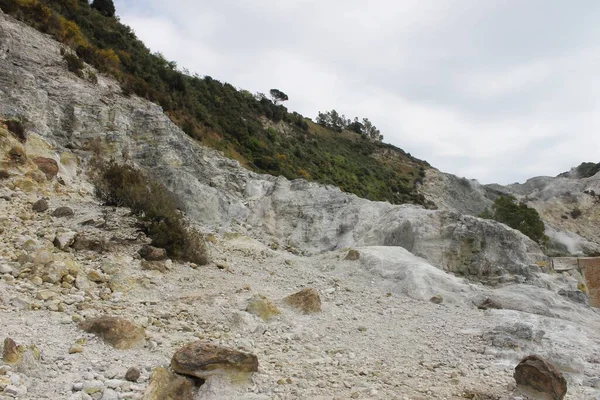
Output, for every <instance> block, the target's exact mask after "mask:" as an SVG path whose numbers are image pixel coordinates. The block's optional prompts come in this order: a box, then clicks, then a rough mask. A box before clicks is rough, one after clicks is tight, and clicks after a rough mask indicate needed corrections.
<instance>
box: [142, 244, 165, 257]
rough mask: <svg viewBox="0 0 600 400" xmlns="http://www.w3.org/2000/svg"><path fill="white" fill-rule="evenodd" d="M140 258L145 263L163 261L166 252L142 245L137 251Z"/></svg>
mask: <svg viewBox="0 0 600 400" xmlns="http://www.w3.org/2000/svg"><path fill="white" fill-rule="evenodd" d="M139 254H140V256H142V258H143V259H144V260H146V261H163V260H166V259H167V251H166V250H165V249H161V248H158V247H154V246H150V245H147V244H145V245H143V246H142V248H141V249H140V251H139Z"/></svg>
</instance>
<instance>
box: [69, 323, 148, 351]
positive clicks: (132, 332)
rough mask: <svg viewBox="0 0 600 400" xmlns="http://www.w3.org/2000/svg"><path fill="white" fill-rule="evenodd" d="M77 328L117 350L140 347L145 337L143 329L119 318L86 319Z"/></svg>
mask: <svg viewBox="0 0 600 400" xmlns="http://www.w3.org/2000/svg"><path fill="white" fill-rule="evenodd" d="M79 328H81V329H83V330H84V331H86V332H88V333H94V334H96V335H97V336H99V337H101V338H102V339H103V340H104V341H105V342H106V343H108V344H110V345H111V346H113V347H115V348H117V349H130V348H132V347H135V346H137V345H140V344H141V343H142V342H143V340H144V338H145V335H146V332H145V331H144V328H142V327H140V326H137V325H135V324H133V323H132V322H130V321H128V320H126V319H125V318H120V317H108V316H102V317H98V318H91V319H87V320H85V321H83V322H82V323H80V324H79Z"/></svg>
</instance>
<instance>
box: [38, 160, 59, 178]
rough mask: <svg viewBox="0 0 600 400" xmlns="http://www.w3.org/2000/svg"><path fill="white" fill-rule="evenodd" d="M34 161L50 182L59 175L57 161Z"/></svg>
mask: <svg viewBox="0 0 600 400" xmlns="http://www.w3.org/2000/svg"><path fill="white" fill-rule="evenodd" d="M32 161H33V162H34V164H35V165H37V167H38V168H39V169H40V171H42V172H43V173H44V174H46V178H47V179H49V180H50V179H52V178H54V177H55V176H56V175H57V174H58V163H57V162H56V161H55V160H53V159H51V158H46V157H35V158H34V159H33V160H32Z"/></svg>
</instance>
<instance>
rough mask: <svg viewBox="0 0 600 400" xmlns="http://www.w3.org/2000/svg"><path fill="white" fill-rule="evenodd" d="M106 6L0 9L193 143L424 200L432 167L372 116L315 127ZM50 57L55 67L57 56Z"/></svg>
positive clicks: (75, 67) (310, 176) (369, 190)
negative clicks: (152, 44) (195, 68)
mask: <svg viewBox="0 0 600 400" xmlns="http://www.w3.org/2000/svg"><path fill="white" fill-rule="evenodd" d="M100 3H102V1H100ZM104 3H105V4H106V3H109V7H108V11H110V12H106V11H107V9H106V8H103V7H100V6H97V4H96V3H94V2H92V6H90V5H89V4H88V2H82V1H79V2H78V1H70V0H59V1H48V0H34V1H22V0H0V9H2V10H4V12H6V13H7V14H11V15H13V16H14V17H16V18H19V19H21V20H22V21H24V22H26V23H27V24H29V25H30V26H33V27H35V28H37V29H38V30H39V31H41V32H44V33H48V34H50V35H51V36H52V37H54V38H55V39H57V40H59V41H61V42H62V43H63V45H64V46H63V48H62V49H61V50H60V55H61V57H60V59H61V61H60V62H61V63H62V64H64V66H65V67H66V68H68V69H69V71H70V72H71V73H73V74H76V75H78V76H80V77H81V78H82V79H85V80H87V81H88V82H89V83H90V84H92V85H95V84H97V83H98V74H97V73H96V72H94V71H92V70H90V69H88V68H85V66H84V63H83V61H86V62H88V63H89V64H90V65H92V66H94V67H95V68H96V69H98V70H99V71H100V72H102V73H105V74H107V75H110V76H112V77H114V78H115V79H116V80H117V82H119V86H120V87H121V89H122V93H123V94H126V95H130V94H136V95H138V96H140V97H142V98H145V99H148V100H150V101H152V102H154V103H156V104H159V105H160V106H161V107H162V109H163V110H164V112H165V113H166V115H168V117H169V118H170V119H171V121H173V122H174V123H175V124H176V125H177V126H179V127H180V128H181V129H182V130H183V131H184V132H185V133H186V134H187V135H188V136H189V137H191V138H193V139H194V140H195V141H198V142H201V143H203V144H205V145H207V146H209V147H212V148H216V149H218V150H221V151H223V152H224V153H225V154H226V155H227V156H228V157H230V158H233V159H236V160H238V161H240V163H241V164H242V165H244V166H245V167H246V168H248V169H251V170H253V171H256V172H263V173H269V174H272V175H276V176H277V175H280V176H284V177H286V178H288V179H296V178H303V179H307V180H310V181H315V182H319V183H323V184H331V185H335V186H337V187H340V188H341V189H342V190H344V191H345V192H348V193H354V194H356V195H358V196H361V197H364V198H367V199H370V200H378V201H388V202H390V203H393V204H403V203H414V204H424V199H423V197H422V196H421V195H419V194H418V193H417V191H416V184H417V182H418V181H419V179H420V178H421V177H422V176H423V174H424V172H423V170H424V168H426V167H427V166H428V164H427V163H426V162H424V161H421V160H418V159H416V158H414V157H412V156H411V155H410V154H407V153H406V152H404V151H403V150H401V149H399V148H396V147H394V146H392V145H389V144H385V143H382V142H381V140H380V136H379V134H378V130H377V129H376V128H375V127H374V126H372V124H371V123H370V122H369V121H368V119H365V120H363V122H365V125H363V124H361V123H359V122H355V123H353V124H352V126H350V121H349V120H346V118H341V116H339V115H337V113H336V114H335V115H336V119H335V121H334V122H335V123H333V124H328V123H323V124H321V125H318V124H315V123H313V122H312V121H311V120H310V119H308V118H305V117H303V116H301V115H299V114H298V113H295V112H288V110H287V109H286V108H285V107H284V106H283V105H281V104H280V102H279V101H278V100H277V99H276V98H274V100H273V101H272V100H269V99H268V98H267V97H266V96H265V95H264V94H261V93H257V94H256V95H253V94H251V93H250V92H248V91H246V90H238V89H236V88H235V87H234V86H232V85H231V84H228V83H222V82H219V81H218V80H216V79H213V78H212V77H210V76H205V77H200V76H198V75H194V76H191V75H190V74H189V73H187V74H186V73H183V72H181V71H180V70H179V69H178V68H177V64H176V63H175V62H170V61H168V60H166V59H165V58H164V57H162V56H161V55H160V54H154V53H152V52H151V51H150V50H149V49H148V48H146V46H145V45H144V44H143V43H142V42H141V41H139V40H138V39H137V38H136V36H135V34H134V33H133V31H132V30H131V29H130V28H129V27H128V26H125V25H123V24H121V23H120V22H119V20H118V18H116V17H114V6H112V0H106V1H105V2H104ZM94 5H96V6H97V7H94ZM111 6H112V7H111ZM98 7H100V8H101V9H102V10H103V12H100V11H99V10H98V9H97V8H98ZM111 8H112V10H111ZM54 50H56V49H54ZM32 56H34V57H35V55H32ZM50 59H51V60H55V62H57V61H58V59H57V55H56V54H52V55H51V58H50ZM40 61H43V60H40ZM99 84H100V85H102V83H101V82H100V83H99ZM98 90H99V91H100V92H102V91H103V89H102V88H101V87H100V88H98ZM267 90H268V89H265V91H267ZM273 91H274V93H276V94H277V95H278V96H279V98H280V99H284V100H287V98H288V96H287V95H286V94H285V93H282V92H281V91H279V90H278V89H273ZM328 122H332V121H330V120H328ZM67 124H68V122H67ZM68 126H69V125H66V126H65V127H66V130H67V131H68V130H69V128H68ZM367 128H371V129H370V130H369V129H367Z"/></svg>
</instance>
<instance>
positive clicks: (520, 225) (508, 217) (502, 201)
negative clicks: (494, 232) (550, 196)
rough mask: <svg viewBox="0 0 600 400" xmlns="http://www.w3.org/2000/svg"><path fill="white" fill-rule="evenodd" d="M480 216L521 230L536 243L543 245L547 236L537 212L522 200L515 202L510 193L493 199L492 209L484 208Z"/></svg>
mask: <svg viewBox="0 0 600 400" xmlns="http://www.w3.org/2000/svg"><path fill="white" fill-rule="evenodd" d="M480 217H481V218H488V219H494V220H496V221H498V222H502V223H503V224H506V225H508V226H510V227H511V228H513V229H517V230H519V231H521V232H522V233H523V234H524V235H526V236H528V237H529V238H530V239H532V240H534V241H536V242H537V243H539V244H541V245H544V244H545V243H546V242H547V241H548V237H547V236H546V235H545V234H544V228H545V227H544V222H543V221H542V219H541V218H540V215H539V214H538V212H537V211H536V210H535V209H534V208H531V207H528V206H527V204H525V203H524V202H517V199H516V198H515V197H514V196H511V195H502V196H500V197H498V198H497V199H496V201H494V204H493V205H492V210H491V211H490V210H485V211H484V212H483V213H481V214H480Z"/></svg>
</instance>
